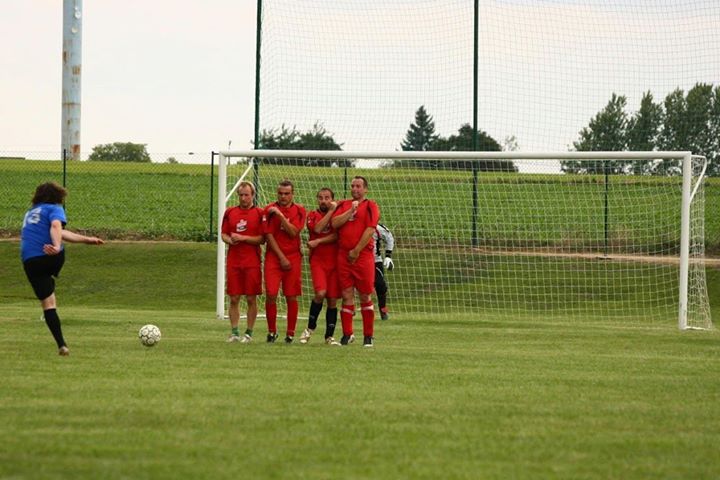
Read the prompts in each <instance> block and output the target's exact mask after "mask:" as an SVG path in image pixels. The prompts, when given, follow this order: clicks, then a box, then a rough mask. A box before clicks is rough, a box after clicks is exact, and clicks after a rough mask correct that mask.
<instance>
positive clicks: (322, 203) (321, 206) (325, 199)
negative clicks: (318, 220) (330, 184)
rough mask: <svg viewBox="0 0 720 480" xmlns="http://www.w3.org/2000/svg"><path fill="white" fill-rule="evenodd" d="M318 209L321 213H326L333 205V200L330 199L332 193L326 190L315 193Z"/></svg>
mask: <svg viewBox="0 0 720 480" xmlns="http://www.w3.org/2000/svg"><path fill="white" fill-rule="evenodd" d="M317 201H318V210H320V211H321V212H322V213H326V212H328V211H329V210H331V209H333V208H334V207H335V202H334V201H333V199H332V195H330V192H328V191H327V190H323V191H321V192H319V193H318V194H317Z"/></svg>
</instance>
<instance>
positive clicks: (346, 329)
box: [340, 305, 355, 335]
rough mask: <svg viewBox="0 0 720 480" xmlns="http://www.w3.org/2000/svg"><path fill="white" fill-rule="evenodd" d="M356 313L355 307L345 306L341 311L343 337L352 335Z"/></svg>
mask: <svg viewBox="0 0 720 480" xmlns="http://www.w3.org/2000/svg"><path fill="white" fill-rule="evenodd" d="M354 313H355V305H343V306H342V310H340V321H341V322H342V329H343V335H352V333H353V325H352V323H353V322H352V318H353V314H354Z"/></svg>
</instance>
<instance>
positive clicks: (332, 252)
mask: <svg viewBox="0 0 720 480" xmlns="http://www.w3.org/2000/svg"><path fill="white" fill-rule="evenodd" d="M323 217H325V213H323V212H321V211H320V210H313V211H312V212H310V213H308V216H307V228H308V231H309V232H310V240H317V239H319V238H324V237H327V236H328V235H332V234H333V233H335V229H334V228H333V227H332V222H328V223H327V225H326V226H325V228H324V229H323V231H322V232H320V233H315V225H317V224H318V223H319V222H320V220H322V219H323ZM337 252H338V244H337V241H335V242H332V243H323V244H322V245H318V246H317V247H315V248H313V249H312V250H310V261H311V262H312V261H320V262H323V263H326V264H331V265H334V264H335V262H336V261H337Z"/></svg>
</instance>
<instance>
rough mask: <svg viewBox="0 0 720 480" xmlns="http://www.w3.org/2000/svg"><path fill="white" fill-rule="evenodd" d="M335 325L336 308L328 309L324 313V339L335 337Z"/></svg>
mask: <svg viewBox="0 0 720 480" xmlns="http://www.w3.org/2000/svg"><path fill="white" fill-rule="evenodd" d="M336 323H337V308H328V309H327V312H325V338H329V337H332V336H334V335H335V324H336Z"/></svg>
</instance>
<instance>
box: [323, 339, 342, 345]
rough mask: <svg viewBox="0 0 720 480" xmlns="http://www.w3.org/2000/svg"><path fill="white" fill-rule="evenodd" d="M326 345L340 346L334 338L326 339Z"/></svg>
mask: <svg viewBox="0 0 720 480" xmlns="http://www.w3.org/2000/svg"><path fill="white" fill-rule="evenodd" d="M325 344H326V345H340V342H338V341H337V340H335V339H334V338H333V337H327V338H326V339H325Z"/></svg>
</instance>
